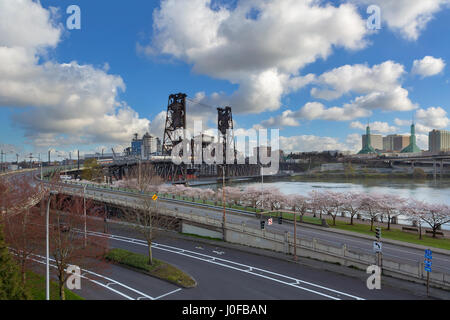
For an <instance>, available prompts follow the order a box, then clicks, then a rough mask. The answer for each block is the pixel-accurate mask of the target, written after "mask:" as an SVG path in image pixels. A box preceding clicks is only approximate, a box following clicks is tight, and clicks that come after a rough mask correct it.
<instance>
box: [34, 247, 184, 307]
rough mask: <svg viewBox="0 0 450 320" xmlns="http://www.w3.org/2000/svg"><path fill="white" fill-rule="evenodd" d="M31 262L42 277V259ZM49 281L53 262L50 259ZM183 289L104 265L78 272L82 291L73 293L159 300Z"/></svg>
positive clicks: (96, 297)
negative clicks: (37, 268) (35, 265)
mask: <svg viewBox="0 0 450 320" xmlns="http://www.w3.org/2000/svg"><path fill="white" fill-rule="evenodd" d="M31 260H32V261H33V262H34V263H35V264H37V265H38V266H40V267H41V269H40V270H41V272H40V273H41V274H42V273H44V266H45V257H44V256H42V255H32V257H31ZM50 268H51V273H50V274H51V277H52V279H53V280H54V281H57V278H56V276H55V274H54V273H53V272H52V270H55V269H56V265H55V260H54V259H52V258H50ZM181 290H182V289H181V288H179V287H178V286H175V285H173V284H171V283H168V282H166V281H163V280H160V279H157V278H153V277H149V276H147V275H145V274H142V273H140V272H136V271H133V270H130V269H127V268H123V267H120V266H118V265H114V264H108V263H103V264H101V265H100V264H99V265H96V266H92V267H91V268H90V269H81V290H76V289H74V290H73V291H74V292H75V293H76V294H78V295H80V296H81V297H83V298H85V299H87V300H151V301H153V300H160V299H162V298H164V297H167V296H169V295H171V294H174V293H176V292H178V291H181Z"/></svg>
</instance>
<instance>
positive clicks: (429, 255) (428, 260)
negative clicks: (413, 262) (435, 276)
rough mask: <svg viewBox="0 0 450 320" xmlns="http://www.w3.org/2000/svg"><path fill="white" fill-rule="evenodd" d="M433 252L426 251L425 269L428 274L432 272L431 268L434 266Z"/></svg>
mask: <svg viewBox="0 0 450 320" xmlns="http://www.w3.org/2000/svg"><path fill="white" fill-rule="evenodd" d="M432 260H433V252H432V251H431V250H425V261H424V265H425V267H424V269H425V271H427V272H431V271H432V269H431V267H432V266H433V262H432Z"/></svg>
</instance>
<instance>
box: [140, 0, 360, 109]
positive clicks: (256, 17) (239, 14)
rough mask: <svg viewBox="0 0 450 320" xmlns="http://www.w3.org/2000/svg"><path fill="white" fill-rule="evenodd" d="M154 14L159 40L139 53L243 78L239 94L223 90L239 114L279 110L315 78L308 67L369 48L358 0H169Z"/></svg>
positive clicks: (238, 80) (226, 101)
mask: <svg viewBox="0 0 450 320" xmlns="http://www.w3.org/2000/svg"><path fill="white" fill-rule="evenodd" d="M153 18H154V25H153V31H154V35H153V37H152V42H151V44H150V45H149V46H147V48H146V47H144V46H142V45H139V46H138V47H139V48H140V49H139V52H141V53H144V54H145V53H147V54H150V55H154V54H155V52H157V53H159V54H163V55H169V56H171V57H175V58H177V59H180V60H182V61H185V62H187V63H189V64H191V65H192V66H193V70H194V71H195V72H197V73H201V74H205V75H208V76H211V77H214V78H218V79H225V80H228V81H230V82H231V83H233V84H238V85H239V89H238V90H237V91H236V92H234V93H233V94H232V95H231V96H228V95H225V94H223V93H218V94H217V95H216V99H217V101H219V102H221V104H230V105H233V107H234V108H235V111H236V112H237V113H238V112H242V113H259V112H263V111H274V110H277V109H279V107H280V99H281V97H282V96H283V95H285V94H287V93H289V92H291V91H295V90H298V89H299V88H301V87H303V86H305V85H306V84H308V83H310V82H311V81H312V80H313V78H314V76H313V75H308V76H302V75H300V74H299V72H300V71H301V69H302V68H303V67H305V66H306V65H308V64H311V63H313V62H315V61H316V60H317V59H319V58H321V59H326V58H327V57H328V56H329V55H330V54H331V53H332V51H333V49H334V48H335V47H342V48H345V49H348V50H357V49H361V48H363V47H364V46H365V45H366V43H365V40H364V37H365V35H366V34H367V33H368V31H367V29H366V27H365V21H364V20H363V19H362V17H361V16H360V15H359V14H358V12H357V10H356V8H355V7H354V6H353V5H352V4H349V3H346V4H341V5H340V6H333V5H331V4H324V3H323V2H322V1H317V0H286V1H275V0H265V1H256V0H248V1H239V2H237V4H236V6H235V8H228V7H226V6H225V5H220V4H217V2H215V5H214V7H213V5H212V2H211V0H192V1H184V0H162V1H161V5H160V8H158V9H155V11H154V13H153Z"/></svg>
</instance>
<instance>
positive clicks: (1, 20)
mask: <svg viewBox="0 0 450 320" xmlns="http://www.w3.org/2000/svg"><path fill="white" fill-rule="evenodd" d="M60 36H61V28H60V27H59V26H55V22H54V21H53V17H52V16H51V13H50V11H48V10H45V9H44V8H42V6H41V5H40V3H38V2H33V1H31V0H14V1H10V0H1V1H0V45H1V46H4V47H10V48H13V47H21V48H25V49H30V50H31V51H34V50H35V49H37V48H38V49H44V48H46V47H56V45H57V44H58V42H59V39H60Z"/></svg>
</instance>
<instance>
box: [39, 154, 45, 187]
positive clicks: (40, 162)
mask: <svg viewBox="0 0 450 320" xmlns="http://www.w3.org/2000/svg"><path fill="white" fill-rule="evenodd" d="M39 167H40V168H41V181H42V180H43V179H44V175H43V174H42V160H41V154H40V153H39Z"/></svg>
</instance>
